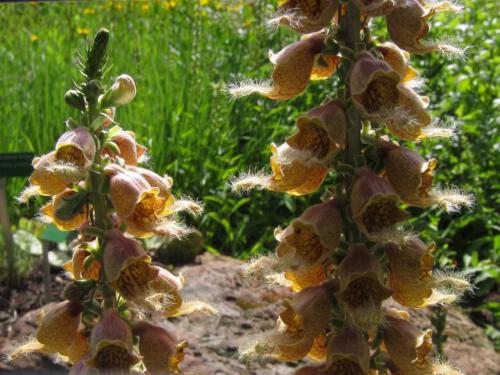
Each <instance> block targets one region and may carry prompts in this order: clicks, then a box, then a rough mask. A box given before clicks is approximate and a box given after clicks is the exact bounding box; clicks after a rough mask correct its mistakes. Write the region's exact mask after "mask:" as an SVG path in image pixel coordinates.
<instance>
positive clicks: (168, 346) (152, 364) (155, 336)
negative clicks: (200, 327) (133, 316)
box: [133, 320, 187, 375]
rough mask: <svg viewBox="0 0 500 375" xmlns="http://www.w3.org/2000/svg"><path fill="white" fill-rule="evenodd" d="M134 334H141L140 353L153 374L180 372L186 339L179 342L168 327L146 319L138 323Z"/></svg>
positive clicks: (149, 371)
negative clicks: (165, 327)
mask: <svg viewBox="0 0 500 375" xmlns="http://www.w3.org/2000/svg"><path fill="white" fill-rule="evenodd" d="M133 332H134V334H136V335H137V336H139V353H140V354H141V356H142V361H143V363H144V365H145V366H146V369H147V370H148V373H149V374H151V375H163V374H178V373H179V372H180V369H179V364H180V363H181V362H182V360H183V359H184V349H185V348H186V347H187V342H186V341H181V342H177V339H176V337H175V336H174V335H173V334H172V333H171V332H169V331H167V330H166V329H164V328H162V327H160V326H158V325H154V324H151V323H148V322H146V321H144V320H142V321H140V322H138V323H136V324H135V325H134V329H133Z"/></svg>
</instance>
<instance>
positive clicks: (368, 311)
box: [336, 245, 392, 331]
mask: <svg viewBox="0 0 500 375" xmlns="http://www.w3.org/2000/svg"><path fill="white" fill-rule="evenodd" d="M337 276H338V278H339V281H340V291H339V292H338V293H337V294H336V296H337V299H338V300H339V301H340V302H341V304H342V306H343V308H344V310H345V312H346V313H347V315H348V317H349V318H350V320H351V321H352V322H353V323H354V324H355V325H356V326H358V327H359V328H360V329H363V330H367V331H369V330H372V329H375V328H376V327H377V326H378V325H379V324H380V323H381V322H382V318H383V312H382V309H381V305H382V301H384V300H386V299H387V298H389V297H390V296H391V295H392V292H391V290H390V289H388V288H387V287H386V286H385V280H384V272H383V269H382V266H381V265H380V262H379V261H378V259H377V257H376V256H375V255H373V254H372V253H371V252H370V250H369V249H368V248H367V247H366V246H364V245H352V246H351V247H350V249H349V253H348V254H347V256H346V257H345V258H344V259H343V260H342V262H341V263H340V265H339V267H338V269H337Z"/></svg>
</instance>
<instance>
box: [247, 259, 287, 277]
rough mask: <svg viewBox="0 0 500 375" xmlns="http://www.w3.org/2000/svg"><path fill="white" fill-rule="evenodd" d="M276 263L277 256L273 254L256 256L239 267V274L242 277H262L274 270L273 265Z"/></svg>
mask: <svg viewBox="0 0 500 375" xmlns="http://www.w3.org/2000/svg"><path fill="white" fill-rule="evenodd" d="M277 264H278V257H277V256H276V255H274V254H271V255H267V256H261V257H256V258H253V259H251V260H250V262H248V263H246V264H244V265H242V266H241V267H240V271H241V274H242V275H243V276H244V277H254V278H258V279H262V278H264V277H265V276H266V275H268V274H270V273H272V272H276V269H275V267H276V266H277Z"/></svg>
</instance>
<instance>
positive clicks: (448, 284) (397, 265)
mask: <svg viewBox="0 0 500 375" xmlns="http://www.w3.org/2000/svg"><path fill="white" fill-rule="evenodd" d="M435 248H436V246H435V244H434V243H432V244H431V245H429V246H428V245H426V244H425V243H424V242H422V241H421V240H420V239H419V238H417V237H413V238H411V239H409V240H408V241H407V242H406V243H405V244H404V245H396V244H388V245H386V247H385V252H386V255H387V258H388V259H389V268H390V272H389V285H390V288H391V289H392V290H393V291H394V294H393V298H394V300H396V301H397V302H399V303H400V304H402V305H403V306H407V307H410V308H421V307H426V306H430V305H434V304H438V303H452V302H454V301H455V300H456V299H457V297H458V296H459V295H460V294H462V293H464V292H466V291H468V290H469V289H470V284H469V283H468V282H467V280H465V279H464V278H460V277H458V276H457V277H455V276H454V275H453V274H449V273H437V274H434V275H433V272H432V269H433V268H434V256H433V252H434V250H435Z"/></svg>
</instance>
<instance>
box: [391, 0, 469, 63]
mask: <svg viewBox="0 0 500 375" xmlns="http://www.w3.org/2000/svg"><path fill="white" fill-rule="evenodd" d="M444 11H451V12H459V11H461V8H460V7H457V6H455V5H453V4H452V3H451V2H449V1H443V2H438V3H433V4H432V5H431V6H426V5H425V2H424V1H421V0H395V7H394V9H393V10H392V11H391V12H390V13H389V14H388V15H387V16H386V20H387V31H388V32H389V36H390V38H391V40H392V41H393V42H394V43H396V44H397V45H398V46H399V48H402V49H404V50H406V51H408V52H412V53H426V52H433V51H443V52H448V53H452V54H458V55H461V54H462V53H463V51H462V50H461V49H459V48H457V47H454V46H450V45H446V44H440V43H425V42H424V43H422V39H423V38H425V37H426V36H427V34H428V33H429V30H430V28H431V27H430V25H429V24H428V23H427V21H428V20H429V18H431V17H432V16H433V15H434V14H436V13H438V12H444Z"/></svg>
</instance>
